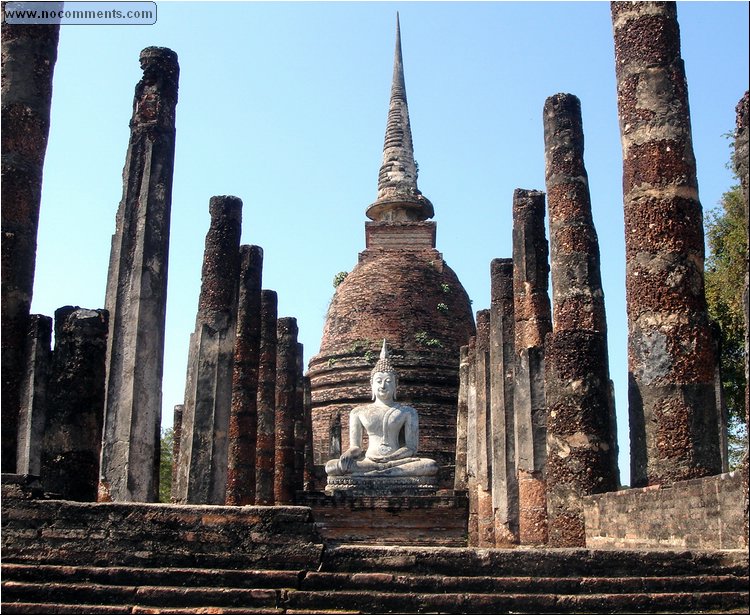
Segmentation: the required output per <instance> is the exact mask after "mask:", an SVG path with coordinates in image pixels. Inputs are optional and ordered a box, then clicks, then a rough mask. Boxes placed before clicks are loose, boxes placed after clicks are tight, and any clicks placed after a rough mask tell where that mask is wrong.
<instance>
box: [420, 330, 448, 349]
mask: <svg viewBox="0 0 750 615" xmlns="http://www.w3.org/2000/svg"><path fill="white" fill-rule="evenodd" d="M414 337H415V338H416V340H417V343H419V344H421V345H422V346H427V347H428V348H443V342H441V341H440V340H439V339H437V338H436V337H430V336H429V334H428V333H427V331H420V332H419V333H417V334H416V335H415V336H414Z"/></svg>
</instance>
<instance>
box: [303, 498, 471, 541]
mask: <svg viewBox="0 0 750 615" xmlns="http://www.w3.org/2000/svg"><path fill="white" fill-rule="evenodd" d="M299 499H301V500H302V501H298V502H297V503H298V504H302V505H304V506H309V507H310V508H311V509H312V513H313V519H314V520H315V525H316V529H317V531H318V532H320V534H321V535H322V536H323V538H324V539H325V540H326V541H330V542H344V543H347V544H352V543H355V544H362V545H365V544H366V545H369V546H372V545H415V546H423V547H465V546H466V522H467V518H468V514H469V502H468V499H467V497H466V492H463V491H455V492H454V491H451V490H441V491H439V492H438V493H436V494H433V495H409V496H406V495H395V494H392V495H380V496H375V495H355V494H354V493H351V492H346V491H337V492H336V493H334V494H326V493H321V492H312V493H305V494H304V495H302V496H301V498H298V500H299Z"/></svg>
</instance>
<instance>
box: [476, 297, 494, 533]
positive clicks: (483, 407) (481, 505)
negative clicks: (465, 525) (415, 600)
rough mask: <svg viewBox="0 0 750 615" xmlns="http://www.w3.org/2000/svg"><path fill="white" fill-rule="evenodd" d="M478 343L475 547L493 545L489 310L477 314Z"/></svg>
mask: <svg viewBox="0 0 750 615" xmlns="http://www.w3.org/2000/svg"><path fill="white" fill-rule="evenodd" d="M476 323H477V337H476V339H477V342H476V355H475V360H474V370H475V373H476V387H477V393H476V404H477V412H476V421H477V427H476V437H477V448H476V450H477V476H476V481H475V483H474V485H475V487H474V488H475V489H476V491H477V546H480V547H494V546H495V533H494V525H495V517H494V513H493V509H492V478H491V475H492V470H493V468H492V460H491V455H492V450H491V432H490V398H491V395H490V381H491V376H490V369H491V368H490V311H489V310H479V311H478V312H477V315H476Z"/></svg>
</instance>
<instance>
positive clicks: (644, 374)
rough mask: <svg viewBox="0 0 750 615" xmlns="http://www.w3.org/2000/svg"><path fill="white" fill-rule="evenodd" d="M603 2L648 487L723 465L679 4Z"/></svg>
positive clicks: (637, 420)
mask: <svg viewBox="0 0 750 615" xmlns="http://www.w3.org/2000/svg"><path fill="white" fill-rule="evenodd" d="M611 10H612V22H613V27H614V42H615V68H616V77H617V104H618V112H619V117H620V134H621V138H622V152H623V194H624V206H625V251H626V287H627V311H628V368H629V372H630V376H629V391H628V397H629V412H630V443H631V482H632V485H633V486H644V485H651V484H661V483H670V482H673V481H679V480H685V479H689V478H696V477H700V476H706V475H711V474H716V473H718V472H719V471H720V469H721V460H720V456H719V443H718V437H717V427H716V425H717V420H718V419H717V408H716V394H715V391H714V386H713V384H714V383H713V380H714V369H715V366H716V352H715V346H714V342H713V336H712V333H711V328H710V325H709V320H708V314H707V311H706V300H705V292H704V279H703V258H704V238H703V212H702V208H701V204H700V201H699V200H698V184H697V181H696V173H695V156H694V154H693V146H692V136H691V130H690V112H689V109H688V96H687V83H686V80H685V69H684V65H683V62H682V58H681V56H680V33H679V25H678V23H677V12H676V5H675V3H673V2H634V3H631V2H613V3H611Z"/></svg>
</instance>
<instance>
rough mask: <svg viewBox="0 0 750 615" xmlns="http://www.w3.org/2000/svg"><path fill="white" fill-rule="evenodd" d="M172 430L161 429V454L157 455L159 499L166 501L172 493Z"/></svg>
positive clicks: (169, 428) (168, 500)
mask: <svg viewBox="0 0 750 615" xmlns="http://www.w3.org/2000/svg"><path fill="white" fill-rule="evenodd" d="M173 442H174V430H173V429H172V428H171V427H168V428H167V429H162V432H161V456H160V457H159V501H160V502H165V503H168V502H170V498H171V495H172V444H173Z"/></svg>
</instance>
